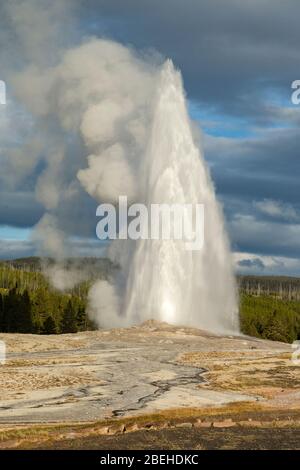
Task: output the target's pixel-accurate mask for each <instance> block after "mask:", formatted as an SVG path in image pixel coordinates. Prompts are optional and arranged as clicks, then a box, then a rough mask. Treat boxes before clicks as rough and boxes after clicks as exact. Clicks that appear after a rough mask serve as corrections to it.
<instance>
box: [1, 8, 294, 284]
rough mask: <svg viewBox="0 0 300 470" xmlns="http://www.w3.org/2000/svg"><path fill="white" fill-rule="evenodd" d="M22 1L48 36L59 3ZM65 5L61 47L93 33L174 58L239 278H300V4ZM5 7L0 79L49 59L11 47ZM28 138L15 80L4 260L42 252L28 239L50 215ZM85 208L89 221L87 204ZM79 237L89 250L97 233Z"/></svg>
mask: <svg viewBox="0 0 300 470" xmlns="http://www.w3.org/2000/svg"><path fill="white" fill-rule="evenodd" d="M14 3H16V2H15V0H13V1H12V2H11V5H13V4H14ZM25 3H27V4H28V5H29V7H32V6H33V7H34V10H32V11H35V15H36V20H37V22H38V21H39V14H40V15H41V16H40V18H41V24H42V25H43V28H41V32H39V30H38V27H37V28H36V34H37V35H38V34H40V35H41V36H40V38H42V39H43V34H46V33H45V32H44V33H43V29H44V31H47V29H46V28H45V25H44V24H43V21H45V18H44V16H43V14H42V11H47V8H49V17H50V18H52V16H53V15H54V13H52V12H51V11H50V9H51V8H52V6H51V5H54V4H55V3H57V4H58V2H55V1H54V2H48V1H47V0H41V2H36V0H26V1H25ZM42 7H43V8H42ZM39 8H40V9H41V10H40V12H39ZM59 8H60V10H59V15H57V18H56V17H55V18H56V20H55V21H56V23H55V27H56V26H57V30H56V39H57V38H58V39H59V41H60V43H61V44H60V46H61V47H65V48H68V47H70V46H72V45H73V44H79V43H80V42H81V41H82V40H83V39H84V38H85V37H86V36H88V35H91V34H92V35H94V36H96V37H106V38H109V39H113V40H116V41H119V42H120V43H122V44H124V45H130V47H132V48H134V49H136V50H137V51H138V52H139V53H140V54H143V55H147V54H148V55H149V54H152V55H154V56H155V55H157V56H158V57H161V58H167V57H170V58H172V60H173V61H174V63H175V66H177V67H178V68H179V69H180V70H181V72H182V75H183V79H184V84H185V88H186V93H187V99H188V103H189V112H190V115H191V117H192V119H193V120H195V121H196V122H197V123H198V124H199V126H200V128H201V129H202V133H203V147H204V152H205V158H206V160H207V163H208V165H209V168H210V171H211V174H212V178H213V181H214V184H215V187H216V191H217V194H218V197H219V199H220V201H221V203H222V205H223V208H224V213H225V216H226V223H227V227H228V231H229V234H230V239H231V245H232V249H233V252H234V258H235V262H236V266H237V269H238V271H239V272H243V273H251V274H287V275H288V274H291V275H300V243H299V240H300V191H299V177H300V163H299V162H300V160H299V157H300V156H299V152H300V151H299V137H300V132H299V125H300V106H295V105H292V104H291V100H290V97H291V83H292V81H294V80H296V79H299V78H300V76H299V73H300V72H299V71H300V56H299V44H300V29H299V25H298V16H299V15H297V14H296V11H297V9H298V2H297V1H296V0H287V1H285V2H281V1H279V0H252V1H251V2H240V3H237V2H236V1H235V0H228V1H227V2H226V8H225V7H224V2H223V0H222V1H221V0H207V1H206V0H204V1H201V2H199V1H196V0H186V1H185V2H182V1H179V0H165V1H164V2H161V1H158V0H151V1H150V0H144V1H143V2H140V1H138V0H123V1H122V2H120V1H117V0H110V1H109V2H107V1H104V0H98V1H94V0H87V1H85V2H82V1H80V0H74V2H73V3H72V8H71V7H70V3H69V2H67V1H62V2H60V6H59ZM1 9H2V10H3V11H2V12H1V11H0V18H1V19H0V22H2V24H0V27H1V28H0V29H1V33H0V40H1V41H2V43H4V46H5V45H6V44H7V47H4V48H3V49H2V51H1V53H0V65H1V66H2V67H0V71H1V70H3V71H4V72H6V69H7V70H9V68H11V69H15V70H16V69H22V67H26V66H28V64H29V63H30V64H31V66H34V65H36V64H38V60H39V61H41V60H45V54H41V57H42V59H40V58H35V57H34V58H32V57H29V55H28V54H27V55H26V54H25V52H24V47H23V46H24V44H21V43H20V41H19V43H18V34H15V36H16V41H15V43H13V44H12V41H11V37H12V36H11V34H10V33H11V31H12V29H13V28H16V25H17V24H18V22H17V19H18V16H17V15H16V11H14V10H13V8H12V7H9V8H8V7H7V8H6V10H5V8H4V6H2V7H1ZM13 15H15V16H13ZM51 15H52V16H51ZM12 18H13V19H14V22H13V24H12V21H11V20H12ZM16 18H17V19H16ZM24 18H25V15H24V14H23V21H24ZM60 21H61V24H60ZM52 23H53V24H54V21H52ZM22 27H23V30H24V24H23V26H22ZM31 29H32V28H31ZM60 32H61V34H60ZM17 33H18V31H17ZM22 34H23V33H22ZM23 39H24V38H23ZM25 42H26V41H25ZM23 43H24V40H23ZM50 46H51V44H50V42H49V41H48V44H47V47H49V50H51V47H50ZM10 48H11V49H10ZM9 50H10V52H9ZM50 55H51V54H48V56H47V58H46V59H47V60H49V61H50V60H52V57H51V58H50ZM12 57H13V59H12ZM36 57H38V54H37V55H36ZM54 57H55V56H54ZM53 60H55V58H54V59H53ZM35 61H36V63H35ZM7 64H9V66H8V65H7ZM4 75H5V74H4ZM7 76H8V77H9V73H8V74H7ZM1 78H2V77H1V76H0V79H1ZM3 78H4V77H3ZM32 129H33V128H32V119H31V116H30V114H29V113H28V112H27V110H26V103H21V102H20V101H18V99H17V97H16V96H15V93H14V84H13V83H12V82H11V83H10V81H8V104H7V105H6V106H5V107H4V106H1V105H0V137H1V140H0V163H1V174H0V184H1V186H0V243H1V247H0V257H2V258H8V257H14V256H24V255H29V254H33V253H34V250H35V248H34V244H33V243H32V241H31V231H32V228H33V226H34V225H35V224H36V223H38V221H39V220H40V218H41V217H42V215H43V212H44V208H43V207H42V206H41V204H40V203H39V202H37V200H36V197H35V196H36V194H35V189H34V187H35V182H36V179H37V178H38V176H39V174H41V173H42V172H43V165H44V163H43V161H42V158H41V160H40V161H39V163H38V164H36V165H33V164H32V165H31V166H32V168H33V171H31V172H29V171H27V168H28V167H29V166H30V158H31V157H30V155H31V153H30V152H31V149H28V156H27V160H26V159H25V160H22V161H21V157H18V153H17V151H16V150H15V148H16V147H18V146H19V147H20V146H22V145H23V143H24V141H26V136H28V135H30V134H31V133H32V132H35V131H33V130H32ZM12 148H13V149H14V151H13V153H12V155H13V156H11V149H12ZM8 154H10V157H9V158H8ZM22 158H23V157H22ZM17 166H18V167H19V166H21V170H22V177H19V175H17V174H16V172H15V171H14V168H16V167H17ZM83 206H84V208H86V211H85V212H87V213H88V214H89V217H93V211H94V205H92V204H91V201H89V199H88V198H87V197H86V199H85V200H84V203H83ZM82 213H83V212H82ZM76 235H78V234H76V233H73V234H72V236H76ZM81 236H82V240H83V241H82V243H84V244H85V253H86V252H87V251H88V246H89V243H90V244H91V243H93V242H91V237H92V235H91V233H87V234H86V236H83V235H82V234H81ZM22 241H23V242H24V243H22ZM92 251H93V250H92V249H91V252H92Z"/></svg>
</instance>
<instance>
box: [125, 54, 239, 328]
mask: <svg viewBox="0 0 300 470" xmlns="http://www.w3.org/2000/svg"><path fill="white" fill-rule="evenodd" d="M140 181H141V184H142V187H143V188H145V201H146V204H149V205H150V204H153V203H158V204H163V203H167V204H176V203H178V204H191V203H192V204H197V203H198V204H204V208H205V224H204V234H205V235H204V247H203V249H202V250H200V251H188V250H186V248H185V244H184V241H182V240H149V239H148V240H138V241H137V242H136V246H135V249H134V252H133V255H132V258H131V263H130V267H129V273H128V282H127V287H126V294H125V304H124V312H125V318H126V320H127V322H128V323H129V324H134V323H138V322H140V321H143V320H146V319H150V318H154V319H157V320H159V321H166V322H169V323H173V324H182V325H191V326H197V327H200V328H203V329H207V330H210V331H215V332H237V331H238V313H237V312H238V309H237V298H236V289H235V280H234V275H233V272H232V261H231V256H230V250H229V243H228V240H227V237H226V233H225V230H224V222H223V217H222V213H221V210H220V207H219V205H218V202H217V200H216V197H215V192H214V187H213V184H212V182H211V179H210V176H209V174H208V171H207V169H206V165H205V162H204V159H203V156H202V154H201V152H200V150H199V148H198V147H197V146H196V144H195V142H194V139H193V135H192V131H191V123H190V120H189V116H188V112H187V107H186V101H185V96H184V91H183V87H182V82H181V76H180V73H179V72H177V71H175V70H174V67H173V64H172V62H171V61H167V62H166V64H165V65H164V66H163V68H162V71H161V77H160V80H159V86H158V90H157V97H156V100H155V104H154V111H153V123H152V130H151V135H150V139H149V145H148V149H147V152H146V156H145V160H144V161H142V162H141V167H140Z"/></svg>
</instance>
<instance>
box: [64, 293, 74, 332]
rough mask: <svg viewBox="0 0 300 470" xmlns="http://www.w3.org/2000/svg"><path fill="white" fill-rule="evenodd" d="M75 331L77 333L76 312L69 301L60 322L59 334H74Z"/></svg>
mask: <svg viewBox="0 0 300 470" xmlns="http://www.w3.org/2000/svg"><path fill="white" fill-rule="evenodd" d="M76 331H77V319H76V311H75V309H74V306H73V304H72V302H71V300H69V302H68V303H67V306H66V307H65V309H64V313H63V318H62V322H61V333H76Z"/></svg>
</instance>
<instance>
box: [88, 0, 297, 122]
mask: <svg viewBox="0 0 300 470" xmlns="http://www.w3.org/2000/svg"><path fill="white" fill-rule="evenodd" d="M299 10H300V6H299V2H298V1H297V0H287V1H285V2H282V1H280V0H252V1H237V0H227V1H226V2H224V0H207V1H203V0H202V1H199V0H185V1H182V0H164V1H161V0H143V1H142V2H141V1H140V0H123V1H122V2H120V1H118V0H110V1H109V2H107V1H105V0H99V1H93V0H87V1H84V2H82V15H83V18H84V24H85V26H86V27H88V28H89V30H90V31H91V32H92V33H94V34H103V33H104V34H107V35H108V36H111V37H113V38H116V39H118V40H120V41H122V42H125V43H131V44H133V45H134V46H136V47H138V48H145V49H147V48H155V49H156V50H158V51H160V52H161V53H162V54H164V55H165V56H167V57H171V58H172V59H173V60H174V62H175V64H176V65H177V66H178V67H179V68H180V69H181V70H182V71H183V75H184V80H185V85H186V88H187V90H188V93H189V96H190V97H192V98H194V99H197V100H199V101H200V102H202V103H205V104H209V105H211V106H216V107H217V108H219V109H221V110H222V111H224V112H225V113H228V114H234V115H239V116H244V117H251V118H254V119H255V120H263V119H266V120H268V121H269V120H271V119H272V114H273V112H272V109H271V108H269V107H266V106H265V104H264V103H263V99H262V98H263V95H264V93H265V91H266V90H267V89H271V90H274V89H278V90H281V91H282V92H283V93H284V96H285V97H286V98H289V95H290V84H291V82H292V81H293V80H295V79H297V78H298V75H299V70H300V55H299V44H300V28H299V24H298V18H299Z"/></svg>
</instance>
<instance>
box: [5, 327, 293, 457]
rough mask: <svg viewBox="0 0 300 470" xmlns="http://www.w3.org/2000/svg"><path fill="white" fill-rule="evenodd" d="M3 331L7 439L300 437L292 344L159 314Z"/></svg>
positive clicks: (79, 443)
mask: <svg viewBox="0 0 300 470" xmlns="http://www.w3.org/2000/svg"><path fill="white" fill-rule="evenodd" d="M0 340H2V341H5V343H6V347H7V352H8V355H7V361H6V363H5V365H0V372H1V374H0V394H1V402H0V447H2V448H77V447H78V448H79V447H80V448H110V447H111V448H118V446H120V447H119V448H121V447H122V448H149V446H150V447H152V448H153V447H160V448H186V446H187V447H193V448H272V447H275V448H277V447H279V448H300V413H299V410H300V366H299V365H297V364H296V363H295V362H293V361H292V352H293V351H292V348H291V346H290V345H287V344H282V343H276V342H270V341H262V340H258V339H254V338H249V337H242V336H240V337H232V336H216V335H211V334H207V333H205V332H203V331H200V330H197V329H190V328H179V327H172V326H170V325H167V324H158V323H156V322H152V321H150V322H147V323H145V324H143V325H141V326H139V327H133V328H128V329H115V330H109V331H96V332H85V333H79V334H73V335H60V336H55V335H53V336H37V335H14V334H1V335H0ZM270 429H272V433H270ZM133 433H134V435H135V439H133V437H132V436H133ZM187 442H189V445H187ZM163 443H164V444H163ZM161 446H164V447H161ZM174 446H175V447H174Z"/></svg>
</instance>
